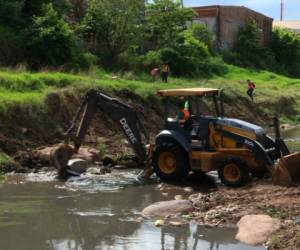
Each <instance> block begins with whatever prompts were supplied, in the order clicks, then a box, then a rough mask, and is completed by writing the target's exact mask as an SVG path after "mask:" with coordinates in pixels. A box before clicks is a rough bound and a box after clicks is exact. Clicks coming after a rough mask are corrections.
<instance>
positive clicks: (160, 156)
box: [152, 142, 190, 181]
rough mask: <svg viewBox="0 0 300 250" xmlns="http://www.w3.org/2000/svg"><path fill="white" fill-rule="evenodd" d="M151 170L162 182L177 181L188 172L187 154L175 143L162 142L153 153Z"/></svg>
mask: <svg viewBox="0 0 300 250" xmlns="http://www.w3.org/2000/svg"><path fill="white" fill-rule="evenodd" d="M152 164H153V169H154V172H155V173H156V175H157V176H158V177H159V178H161V179H162V180H163V181H179V180H182V179H184V178H186V177H187V176H188V174H189V171H190V166H189V160H188V153H187V152H186V151H185V150H184V149H183V148H182V147H180V146H179V145H178V144H177V143H175V142H163V143H161V144H160V145H158V146H157V147H156V149H155V151H154V153H153V162H152Z"/></svg>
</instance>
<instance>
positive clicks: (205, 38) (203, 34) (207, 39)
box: [188, 23, 214, 52]
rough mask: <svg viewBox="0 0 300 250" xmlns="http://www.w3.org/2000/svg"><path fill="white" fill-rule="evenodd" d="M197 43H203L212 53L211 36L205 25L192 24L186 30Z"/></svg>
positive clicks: (212, 42) (212, 43)
mask: <svg viewBox="0 0 300 250" xmlns="http://www.w3.org/2000/svg"><path fill="white" fill-rule="evenodd" d="M188 31H189V32H191V33H192V34H193V37H195V38H196V39H197V40H198V41H201V42H203V43H204V44H205V45H206V46H207V47H208V48H209V50H210V51H211V52H213V47H214V41H213V34H212V33H211V32H210V31H209V30H208V28H207V27H206V25H204V24H200V23H194V24H192V26H191V27H190V28H189V29H188Z"/></svg>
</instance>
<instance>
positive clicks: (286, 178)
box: [273, 152, 300, 186]
mask: <svg viewBox="0 0 300 250" xmlns="http://www.w3.org/2000/svg"><path fill="white" fill-rule="evenodd" d="M298 181H300V152H297V153H294V154H290V155H287V156H284V157H282V158H281V159H280V160H279V161H278V163H277V164H276V166H275V170H274V172H273V182H274V183H275V184H277V185H282V186H290V185H291V184H293V183H295V182H298Z"/></svg>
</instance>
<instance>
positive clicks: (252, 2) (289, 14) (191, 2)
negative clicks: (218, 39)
mask: <svg viewBox="0 0 300 250" xmlns="http://www.w3.org/2000/svg"><path fill="white" fill-rule="evenodd" d="M280 2H281V0H244V1H242V0H184V6H187V7H188V6H202V5H243V6H246V7H248V8H250V9H253V10H256V11H258V12H261V13H263V14H265V15H267V16H269V17H272V18H274V20H279V19H280ZM284 2H285V11H284V20H300V0H284Z"/></svg>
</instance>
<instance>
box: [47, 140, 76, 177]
mask: <svg viewBox="0 0 300 250" xmlns="http://www.w3.org/2000/svg"><path fill="white" fill-rule="evenodd" d="M73 154H74V149H73V147H71V146H70V145H68V144H61V145H59V146H58V147H57V148H55V149H53V150H52V152H51V156H50V157H51V161H52V163H53V165H54V166H55V167H56V169H57V170H58V173H59V177H61V178H64V177H65V176H66V175H67V173H68V162H69V160H70V159H71V157H72V155H73Z"/></svg>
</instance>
